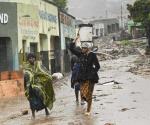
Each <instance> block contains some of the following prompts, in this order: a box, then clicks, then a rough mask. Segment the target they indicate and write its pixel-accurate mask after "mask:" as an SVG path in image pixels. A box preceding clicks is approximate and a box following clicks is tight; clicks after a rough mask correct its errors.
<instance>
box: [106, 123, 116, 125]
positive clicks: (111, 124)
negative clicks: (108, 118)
mask: <svg viewBox="0 0 150 125" xmlns="http://www.w3.org/2000/svg"><path fill="white" fill-rule="evenodd" d="M105 125H115V124H113V123H106V124H105Z"/></svg>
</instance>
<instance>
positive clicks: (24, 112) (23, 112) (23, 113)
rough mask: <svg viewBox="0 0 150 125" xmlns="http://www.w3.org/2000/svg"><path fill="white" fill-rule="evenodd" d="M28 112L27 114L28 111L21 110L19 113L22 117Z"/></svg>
mask: <svg viewBox="0 0 150 125" xmlns="http://www.w3.org/2000/svg"><path fill="white" fill-rule="evenodd" d="M28 113H29V112H28V110H23V111H21V114H22V115H27V114H28Z"/></svg>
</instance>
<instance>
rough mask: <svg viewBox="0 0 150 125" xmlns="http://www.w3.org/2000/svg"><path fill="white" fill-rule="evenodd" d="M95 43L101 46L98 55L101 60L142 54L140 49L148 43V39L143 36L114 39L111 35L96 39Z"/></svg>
mask: <svg viewBox="0 0 150 125" xmlns="http://www.w3.org/2000/svg"><path fill="white" fill-rule="evenodd" d="M94 44H95V46H97V47H98V48H99V50H98V52H97V55H98V57H99V60H100V61H102V60H108V59H118V58H120V57H126V56H128V55H137V54H141V51H140V50H141V49H144V48H146V45H147V44H146V40H145V39H142V38H141V39H133V40H123V41H113V39H112V38H110V37H104V38H99V39H95V40H94Z"/></svg>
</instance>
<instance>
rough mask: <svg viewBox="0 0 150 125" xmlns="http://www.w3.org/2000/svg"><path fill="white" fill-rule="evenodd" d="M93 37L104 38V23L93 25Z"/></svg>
mask: <svg viewBox="0 0 150 125" xmlns="http://www.w3.org/2000/svg"><path fill="white" fill-rule="evenodd" d="M93 35H94V37H102V36H104V24H103V23H96V24H94V25H93Z"/></svg>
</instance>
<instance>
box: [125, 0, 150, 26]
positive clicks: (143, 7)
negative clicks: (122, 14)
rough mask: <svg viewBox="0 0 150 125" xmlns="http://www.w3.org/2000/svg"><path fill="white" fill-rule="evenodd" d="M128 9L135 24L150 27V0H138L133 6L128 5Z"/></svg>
mask: <svg viewBox="0 0 150 125" xmlns="http://www.w3.org/2000/svg"><path fill="white" fill-rule="evenodd" d="M127 9H128V10H129V12H130V16H131V18H132V19H133V21H134V22H141V23H142V24H143V26H144V27H146V26H148V25H150V0H137V1H136V2H135V3H134V4H133V5H130V4H127Z"/></svg>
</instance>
